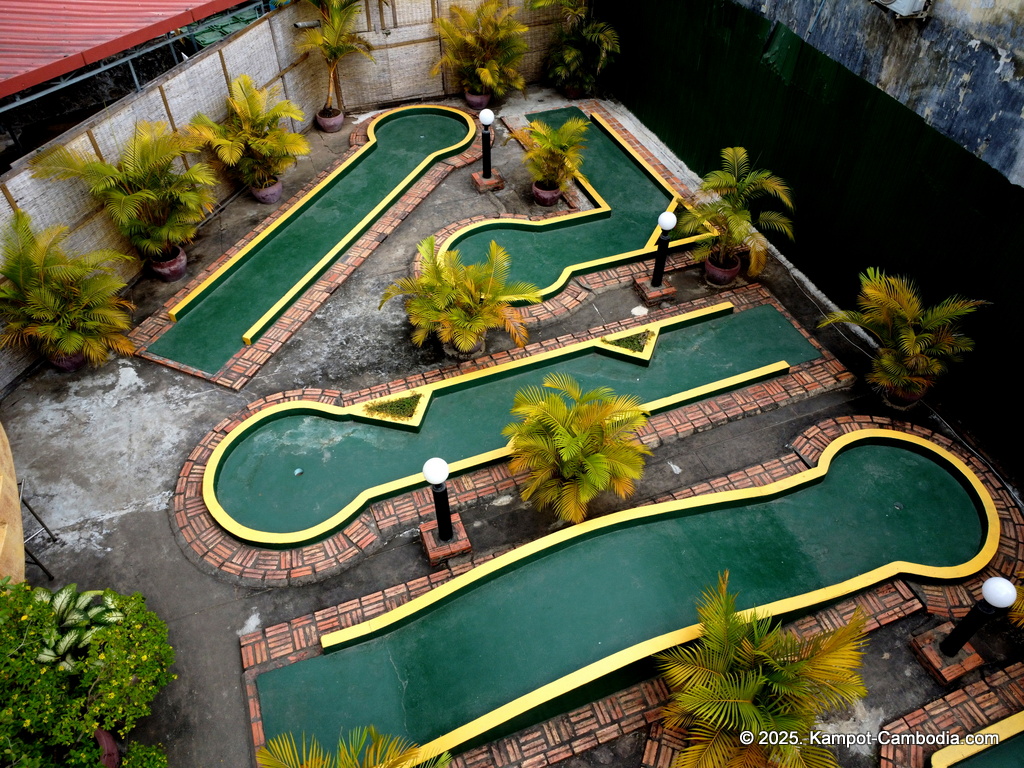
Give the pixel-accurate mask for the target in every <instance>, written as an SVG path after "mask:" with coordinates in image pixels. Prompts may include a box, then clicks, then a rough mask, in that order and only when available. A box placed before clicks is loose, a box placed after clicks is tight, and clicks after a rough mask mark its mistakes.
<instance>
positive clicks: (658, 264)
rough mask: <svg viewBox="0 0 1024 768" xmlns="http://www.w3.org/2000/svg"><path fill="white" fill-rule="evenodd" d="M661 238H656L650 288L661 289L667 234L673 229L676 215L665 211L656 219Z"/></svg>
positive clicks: (666, 250) (666, 257)
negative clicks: (656, 246) (656, 243)
mask: <svg viewBox="0 0 1024 768" xmlns="http://www.w3.org/2000/svg"><path fill="white" fill-rule="evenodd" d="M658 226H659V227H661V236H660V237H659V238H658V251H657V253H656V254H655V256H654V274H652V275H651V288H660V287H661V278H662V277H663V276H664V275H665V262H666V261H668V240H669V232H671V231H672V230H673V229H675V226H676V215H675V214H674V213H672V212H671V211H665V212H664V213H663V214H661V215H660V216H659V217H658Z"/></svg>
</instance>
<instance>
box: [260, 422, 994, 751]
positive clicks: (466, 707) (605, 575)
mask: <svg viewBox="0 0 1024 768" xmlns="http://www.w3.org/2000/svg"><path fill="white" fill-rule="evenodd" d="M852 442H853V444H852V445H851V446H849V447H847V448H845V450H843V451H841V452H840V453H839V454H838V456H836V457H835V458H834V460H833V461H832V464H831V467H830V469H829V471H828V472H827V474H826V475H825V477H824V478H823V479H819V477H820V473H818V475H815V472H814V471H813V470H812V471H810V472H807V473H804V476H801V478H800V479H799V481H798V483H799V484H795V483H794V482H793V481H789V487H788V488H786V487H782V488H781V490H778V491H777V492H776V493H775V495H772V496H768V497H765V498H754V499H747V500H746V501H744V502H739V501H736V500H735V498H733V499H731V501H730V503H723V502H721V501H717V499H718V498H720V496H712V497H704V498H703V499H698V500H697V501H696V504H700V505H703V506H695V504H694V502H689V503H687V502H673V503H671V504H667V505H658V506H657V507H656V508H639V509H638V510H636V512H640V513H641V514H643V510H645V509H646V510H648V514H651V513H652V511H653V512H654V513H655V514H653V516H643V517H639V518H636V517H634V518H633V519H629V513H619V515H617V516H613V517H612V518H609V519H608V520H607V521H604V522H606V524H605V525H604V526H603V527H597V526H595V527H593V528H589V529H587V530H586V531H585V532H583V533H582V534H580V535H578V536H577V537H575V538H571V539H568V540H560V543H559V544H558V545H557V546H553V547H551V548H549V549H543V550H541V551H539V552H535V553H534V554H533V555H532V556H529V557H524V558H520V559H518V560H517V559H515V557H514V556H515V554H516V553H511V555H510V556H505V557H503V558H501V559H500V560H499V561H496V563H495V566H494V569H493V571H491V572H490V573H489V574H488V575H487V576H485V577H483V578H479V579H475V580H474V579H473V575H472V572H471V573H470V574H467V575H466V576H465V577H460V579H459V580H456V582H453V584H452V588H451V590H450V591H449V592H447V593H446V594H445V595H443V596H441V597H440V599H438V600H436V601H434V602H430V601H429V598H428V600H427V601H426V602H427V605H426V606H425V607H424V608H422V609H421V610H419V611H416V612H412V611H410V612H409V613H411V617H409V616H407V617H406V618H405V619H403V620H402V621H399V622H396V623H394V624H387V616H385V617H383V620H384V624H383V625H381V624H378V625H376V626H378V627H379V629H376V630H371V631H370V632H369V634H366V635H363V636H362V637H359V636H352V637H351V638H350V639H349V640H348V641H347V642H348V643H349V644H347V645H346V644H345V639H344V638H339V639H341V640H342V642H341V643H340V644H339V645H338V646H336V647H338V648H339V650H336V651H334V652H331V653H327V654H326V655H323V656H320V657H316V658H312V659H307V660H304V661H300V662H297V663H294V664H291V665H289V666H285V667H282V668H280V669H276V670H272V671H269V672H266V673H264V674H262V675H260V676H259V678H258V679H257V687H258V689H259V695H260V702H261V709H262V715H263V728H264V732H265V734H266V735H267V736H268V737H272V736H275V735H277V734H279V733H283V732H286V731H292V732H293V733H296V734H298V733H301V732H305V733H307V734H315V735H316V736H317V737H318V738H319V739H320V740H321V741H322V742H325V743H330V742H331V740H332V739H334V738H336V737H337V734H338V733H339V729H348V728H351V727H355V726H359V725H367V724H373V725H374V726H376V727H377V728H379V729H380V730H381V731H383V732H387V733H396V734H399V735H402V736H407V737H409V738H411V739H413V740H415V741H418V742H420V743H423V744H427V743H431V742H434V744H433V746H435V747H438V748H454V747H457V746H458V745H459V744H461V743H465V741H467V740H468V739H471V738H475V737H478V736H481V735H483V734H486V733H487V732H489V731H491V730H493V729H494V728H499V727H500V723H501V721H502V720H503V719H506V718H507V717H509V716H510V715H509V714H508V712H507V711H506V712H505V713H502V714H500V715H497V716H496V715H489V713H493V712H494V711H495V710H497V709H498V708H499V707H502V706H504V705H507V704H508V703H509V702H513V701H514V700H516V699H518V698H519V697H524V696H530V695H531V692H534V691H537V690H538V689H540V688H541V687H542V686H546V685H549V684H551V683H553V681H557V680H559V679H560V678H564V677H565V676H567V675H573V674H574V673H576V671H577V670H581V669H583V668H584V667H587V665H592V664H596V665H599V669H600V665H601V664H602V661H603V660H607V659H608V657H609V656H611V655H612V654H615V653H617V652H620V651H624V649H628V648H631V647H632V646H635V645H637V644H638V643H643V642H645V641H648V640H650V639H652V638H657V637H659V636H662V635H664V634H666V633H670V632H675V631H678V630H679V629H680V628H683V627H688V626H690V625H693V624H694V623H695V622H696V612H695V608H694V602H695V599H696V598H697V597H698V596H699V594H700V592H701V591H702V590H703V589H704V588H706V587H707V586H708V585H711V584H713V583H714V582H715V580H716V577H717V574H718V573H720V572H721V571H723V570H726V569H728V570H729V571H730V587H731V589H732V590H733V591H738V592H739V593H740V601H739V602H740V607H744V608H745V607H749V606H756V605H766V604H770V603H773V602H775V601H780V600H783V599H786V598H791V597H793V596H799V595H806V594H807V593H811V592H814V591H816V590H825V589H827V588H830V587H833V586H834V585H839V584H842V583H843V582H846V581H848V580H851V579H857V578H858V577H860V576H861V575H863V574H868V573H871V572H875V574H876V575H875V576H874V578H876V579H877V578H882V577H883V576H879V575H877V574H878V569H883V568H884V567H885V566H888V565H889V564H891V563H894V562H897V561H905V562H906V563H912V564H919V565H920V566H924V568H923V569H918V568H917V566H906V568H907V569H909V570H918V572H928V571H927V569H928V568H933V569H934V568H953V567H955V566H962V565H963V564H965V563H968V561H972V558H975V557H976V555H978V553H979V551H980V550H981V549H982V545H983V541H984V539H985V535H986V530H987V527H986V523H985V518H984V515H985V507H984V505H983V504H982V503H981V502H980V500H979V498H978V497H977V496H976V495H975V492H974V491H973V490H969V489H968V486H967V485H966V483H964V482H961V481H962V479H963V477H962V476H958V475H957V474H955V472H954V471H951V470H950V468H949V465H947V464H946V462H945V460H944V459H942V458H939V457H937V456H936V455H933V454H931V453H930V452H928V451H924V450H922V449H920V448H918V447H917V446H913V445H912V446H910V447H906V446H905V445H904V444H903V443H899V442H894V441H890V440H880V439H878V438H877V437H876V438H874V439H870V440H869V439H859V438H854V441H852ZM783 485H785V483H784V484H783ZM716 501H717V503H716ZM598 522H602V521H595V523H598ZM588 525H589V524H588ZM952 532H956V533H955V534H953V533H952ZM558 536H559V535H558V534H555V535H554V536H553V537H549V538H557V537H558ZM985 546H986V547H991V546H992V545H991V544H988V543H986V544H985ZM986 551H987V550H986ZM989 554H990V553H989ZM986 556H988V555H986ZM981 565H982V564H981V563H976V562H972V563H971V564H970V566H971V567H973V568H974V569H975V570H976V569H977V568H980V567H981ZM889 575H891V574H885V576H884V577H888V576H889ZM853 588H856V587H853ZM846 591H849V588H846ZM842 592H843V590H842V589H836V590H835V594H836V596H837V595H838V594H842ZM823 599H829V596H827V595H825V596H822V595H818V596H817V597H816V600H815V601H821V600H823ZM805 605H806V604H805ZM338 634H339V635H344V634H346V633H344V632H343V633H338ZM326 642H327V641H326V640H325V644H326ZM676 642H678V641H676ZM329 650H330V649H329ZM645 655H646V654H645ZM604 663H608V664H610V665H611V666H610V668H608V669H603V670H602V673H608V672H610V671H612V670H613V669H614V664H621V663H625V662H622V661H615V662H604ZM568 685H569V688H568V689H569V690H571V687H572V683H570V684H568ZM541 703H542V702H540V701H536V700H533V699H530V700H529V701H528V702H527V703H526V704H524V705H523V707H522V708H521V710H520V711H526V712H528V711H530V709H531V707H535V706H539V705H540V704H541ZM513 706H517V705H513ZM513 714H515V713H513ZM478 718H483V719H482V720H480V721H478V722H475V723H473V721H477V719H478ZM468 723H473V725H472V726H471V727H469V728H468V729H464V730H463V731H462V732H460V733H457V734H453V731H455V730H456V729H458V728H460V727H462V726H465V725H466V724H468Z"/></svg>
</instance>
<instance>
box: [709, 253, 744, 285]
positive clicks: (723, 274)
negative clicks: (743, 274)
mask: <svg viewBox="0 0 1024 768" xmlns="http://www.w3.org/2000/svg"><path fill="white" fill-rule="evenodd" d="M740 266H741V265H740V260H739V259H736V264H735V266H732V267H727V268H722V267H719V266H716V265H715V264H712V263H711V259H707V260H705V262H704V277H705V278H707V281H708V282H709V283H711V284H712V285H728V284H729V283H731V282H732V281H733V280H735V279H736V275H738V274H739V273H740Z"/></svg>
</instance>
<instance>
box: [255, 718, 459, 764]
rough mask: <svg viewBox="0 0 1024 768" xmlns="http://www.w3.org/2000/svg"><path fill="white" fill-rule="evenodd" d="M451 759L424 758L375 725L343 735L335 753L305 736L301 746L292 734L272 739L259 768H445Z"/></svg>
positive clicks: (446, 756)
mask: <svg viewBox="0 0 1024 768" xmlns="http://www.w3.org/2000/svg"><path fill="white" fill-rule="evenodd" d="M451 759H452V757H451V755H450V754H448V753H447V752H444V753H442V754H440V755H435V756H433V757H425V756H424V755H423V754H422V753H421V749H420V747H418V746H416V745H415V744H413V743H412V742H410V741H407V740H405V739H402V738H399V737H397V736H388V735H387V734H381V733H378V732H377V730H376V729H375V728H374V727H373V726H370V727H368V728H355V729H353V730H352V731H349V732H348V733H347V734H342V736H341V737H340V738H339V739H338V748H337V749H336V750H335V751H334V752H328V751H327V750H325V749H324V748H323V747H321V746H320V744H319V742H317V740H316V739H315V738H310V739H309V741H308V742H307V741H306V737H305V736H303V738H302V746H301V748H300V747H299V745H298V744H296V742H295V737H294V736H293V735H292V734H290V733H285V734H281V735H280V736H276V737H274V738H272V739H269V740H268V741H267V745H266V746H265V747H260V748H259V749H258V750H257V751H256V763H257V765H259V766H260V768H404V766H418V767H419V768H446V767H447V766H448V764H449V763H450V762H451Z"/></svg>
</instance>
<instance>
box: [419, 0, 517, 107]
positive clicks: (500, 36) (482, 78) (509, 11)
mask: <svg viewBox="0 0 1024 768" xmlns="http://www.w3.org/2000/svg"><path fill="white" fill-rule="evenodd" d="M518 10H519V8H518V7H517V6H506V5H505V3H504V2H502V0H484V2H482V3H481V4H480V5H479V6H477V8H476V10H473V11H471V10H469V9H467V8H463V7H462V6H460V5H452V6H451V7H450V8H449V14H450V16H451V18H450V19H445V18H441V17H438V18H437V20H436V22H435V24H436V25H437V31H438V34H439V35H440V36H441V46H442V53H441V59H440V61H438V63H437V64H436V65H435V66H434V69H433V72H432V74H433V75H435V76H436V75H437V74H438V73H440V72H441V70H444V71H445V72H447V73H448V75H449V77H451V79H452V85H453V86H454V87H455V88H457V89H459V90H460V91H462V92H463V93H464V94H465V96H466V103H467V104H469V106H470V107H472V108H473V109H483V108H484V107H486V106H487V105H488V103H490V100H491V96H495V97H497V98H499V99H500V98H502V97H504V96H505V95H506V94H508V93H509V92H511V91H521V90H523V89H524V88H525V87H526V80H525V79H524V78H523V76H522V74H521V73H520V72H519V69H518V67H519V64H520V62H521V61H522V60H523V56H525V55H526V52H527V50H528V46H527V44H526V38H525V37H524V35H525V34H526V32H527V30H528V29H529V28H528V27H527V26H526V25H525V24H522V23H520V22H519V21H518V20H517V19H516V18H515V14H516V12H517V11H518Z"/></svg>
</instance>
